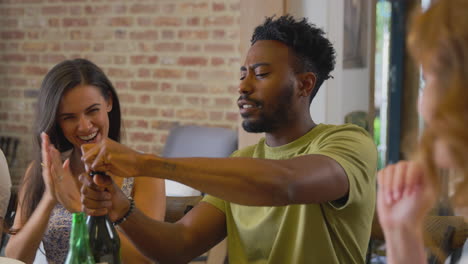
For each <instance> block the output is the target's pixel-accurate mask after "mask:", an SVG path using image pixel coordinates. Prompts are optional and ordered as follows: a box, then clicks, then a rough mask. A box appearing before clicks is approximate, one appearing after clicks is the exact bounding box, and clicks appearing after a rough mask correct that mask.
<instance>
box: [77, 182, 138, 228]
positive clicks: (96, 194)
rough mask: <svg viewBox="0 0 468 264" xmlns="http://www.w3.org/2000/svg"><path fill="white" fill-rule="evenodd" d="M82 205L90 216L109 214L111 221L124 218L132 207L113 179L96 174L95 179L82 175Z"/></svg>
mask: <svg viewBox="0 0 468 264" xmlns="http://www.w3.org/2000/svg"><path fill="white" fill-rule="evenodd" d="M79 179H80V181H81V183H82V184H83V185H82V186H81V204H82V209H83V212H85V213H86V214H88V215H94V216H99V215H105V214H108V216H109V218H110V220H111V221H113V222H115V221H116V220H118V219H120V218H122V217H123V216H124V215H125V213H126V212H127V211H128V209H129V207H130V202H129V201H128V198H127V197H126V196H125V194H124V193H123V192H122V190H121V189H120V188H119V186H117V184H115V183H114V181H113V180H112V178H110V177H109V176H105V175H100V174H96V175H94V177H93V178H91V176H89V175H88V174H85V173H83V174H81V175H80V177H79Z"/></svg>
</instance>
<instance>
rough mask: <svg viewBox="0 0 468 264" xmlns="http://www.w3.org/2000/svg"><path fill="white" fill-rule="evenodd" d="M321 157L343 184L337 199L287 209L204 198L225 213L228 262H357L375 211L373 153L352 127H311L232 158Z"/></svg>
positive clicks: (364, 136)
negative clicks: (338, 171)
mask: <svg viewBox="0 0 468 264" xmlns="http://www.w3.org/2000/svg"><path fill="white" fill-rule="evenodd" d="M303 155H323V156H326V157H329V158H331V159H333V160H334V161H336V162H337V163H339V164H340V166H341V167H342V168H343V169H344V171H345V172H346V175H347V176H348V181H349V192H348V194H347V195H346V196H345V197H343V198H342V199H338V200H336V201H329V202H323V203H310V204H294V205H287V206H269V207H267V206H262V207H254V206H244V205H239V204H235V203H230V202H227V201H223V200H221V199H218V198H215V197H213V196H210V195H207V196H206V197H205V198H204V201H206V202H208V203H210V204H212V205H214V206H216V207H217V208H218V209H220V210H221V211H223V212H224V214H225V215H226V225H227V231H228V236H227V238H228V245H229V249H228V252H229V260H230V263H363V262H364V258H365V253H366V250H367V245H368V242H369V236H370V229H371V225H372V217H373V215H374V208H375V177H374V175H375V170H376V162H377V161H376V156H377V154H376V149H375V147H374V145H373V143H372V140H371V138H370V137H369V135H368V134H367V133H366V132H365V131H364V130H363V129H362V128H359V127H357V126H354V125H341V126H333V125H323V124H320V125H317V126H316V127H315V128H314V129H312V130H311V131H309V132H308V133H307V134H305V135H304V136H302V137H300V138H299V139H297V140H295V141H293V142H291V143H288V144H286V145H282V146H279V147H269V146H268V145H267V144H266V143H265V140H264V139H262V140H260V142H259V143H258V144H256V145H254V146H250V147H247V148H244V149H242V150H239V151H237V152H235V153H234V154H233V155H232V157H251V158H262V159H272V160H285V159H291V158H294V157H298V156H303Z"/></svg>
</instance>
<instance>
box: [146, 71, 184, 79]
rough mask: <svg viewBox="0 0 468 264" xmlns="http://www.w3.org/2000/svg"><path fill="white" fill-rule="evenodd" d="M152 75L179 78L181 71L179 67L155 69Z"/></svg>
mask: <svg viewBox="0 0 468 264" xmlns="http://www.w3.org/2000/svg"><path fill="white" fill-rule="evenodd" d="M153 77H156V78H163V79H180V78H181V77H182V71H181V70H179V69H157V70H155V71H154V72H153Z"/></svg>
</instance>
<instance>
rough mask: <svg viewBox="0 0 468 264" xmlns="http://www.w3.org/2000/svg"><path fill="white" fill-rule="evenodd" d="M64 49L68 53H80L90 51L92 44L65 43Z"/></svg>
mask: <svg viewBox="0 0 468 264" xmlns="http://www.w3.org/2000/svg"><path fill="white" fill-rule="evenodd" d="M63 49H64V50H66V51H78V52H84V51H90V50H91V44H90V43H89V42H79V41H71V42H65V43H64V44H63Z"/></svg>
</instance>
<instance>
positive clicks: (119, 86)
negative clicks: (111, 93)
mask: <svg viewBox="0 0 468 264" xmlns="http://www.w3.org/2000/svg"><path fill="white" fill-rule="evenodd" d="M114 86H115V89H117V90H127V89H128V87H129V85H128V82H127V81H117V82H114Z"/></svg>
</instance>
